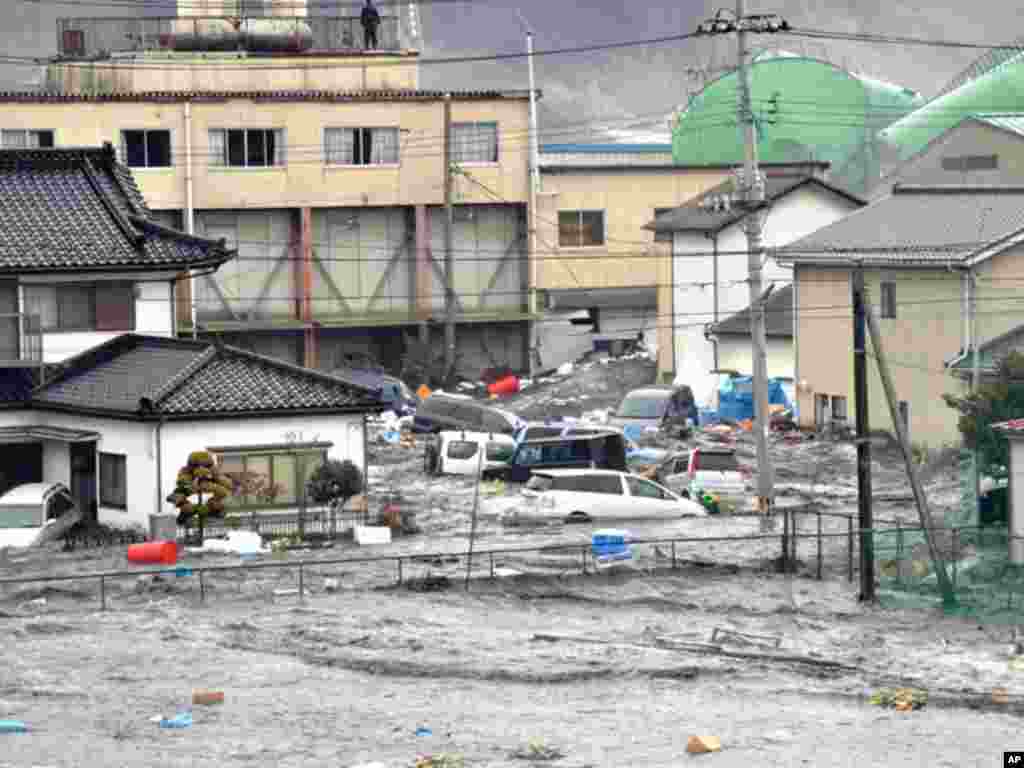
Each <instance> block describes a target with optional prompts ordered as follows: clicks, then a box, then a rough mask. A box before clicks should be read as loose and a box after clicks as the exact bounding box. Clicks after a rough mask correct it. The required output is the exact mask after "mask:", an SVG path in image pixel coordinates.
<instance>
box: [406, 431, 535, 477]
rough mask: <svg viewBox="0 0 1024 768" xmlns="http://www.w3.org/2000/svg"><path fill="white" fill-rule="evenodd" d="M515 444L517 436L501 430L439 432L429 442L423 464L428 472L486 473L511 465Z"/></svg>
mask: <svg viewBox="0 0 1024 768" xmlns="http://www.w3.org/2000/svg"><path fill="white" fill-rule="evenodd" d="M515 448H516V441H515V438H514V437H512V436H511V435H504V434H501V433H498V432H494V433H490V432H463V431H445V432H440V433H438V434H437V435H436V436H435V437H434V439H433V440H431V441H430V442H428V443H427V447H426V451H425V452H424V457H423V461H424V467H423V468H424V470H425V471H426V473H427V474H428V475H469V476H474V475H476V474H477V472H480V471H481V470H482V474H485V475H486V474H489V472H491V471H493V470H498V469H502V468H503V467H506V466H508V462H509V460H510V459H511V458H512V454H513V453H514V452H515ZM481 452H482V455H481ZM481 461H482V464H481Z"/></svg>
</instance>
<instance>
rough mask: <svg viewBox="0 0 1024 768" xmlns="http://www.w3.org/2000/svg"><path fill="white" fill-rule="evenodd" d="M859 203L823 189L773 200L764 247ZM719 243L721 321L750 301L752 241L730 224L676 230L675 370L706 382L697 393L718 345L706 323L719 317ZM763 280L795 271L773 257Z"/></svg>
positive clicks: (822, 223)
mask: <svg viewBox="0 0 1024 768" xmlns="http://www.w3.org/2000/svg"><path fill="white" fill-rule="evenodd" d="M857 207H858V206H857V205H856V204H855V203H853V202H852V201H851V200H849V199H847V198H845V197H841V196H839V195H836V194H834V193H832V192H829V191H827V190H824V189H821V188H820V187H814V186H804V187H801V188H800V189H798V190H796V191H795V192H792V193H790V194H788V195H786V196H785V197H784V198H782V199H781V200H778V201H776V202H775V203H773V204H772V207H771V209H770V210H769V211H768V215H767V218H766V220H765V224H764V232H763V242H764V247H765V248H780V247H782V246H785V245H788V244H789V243H792V242H794V241H795V240H798V239H799V238H801V237H804V236H805V235H807V234H810V233H811V232H814V231H816V230H818V229H820V228H821V227H824V226H826V225H828V224H831V223H832V222H834V221H837V220H839V219H841V218H843V217H844V216H846V215H847V214H848V213H850V212H852V211H854V210H856V209H857ZM716 242H717V251H718V254H719V255H718V270H717V272H718V275H717V277H718V282H719V288H718V317H717V319H718V320H724V319H725V318H727V317H729V316H730V315H733V314H735V313H737V312H739V311H741V310H743V309H745V308H746V307H748V306H749V305H750V288H749V284H748V283H747V282H746V280H747V275H748V269H747V256H746V248H747V240H746V235H745V234H744V232H743V230H742V228H741V227H740V226H739V225H738V224H731V225H729V226H727V227H725V228H724V229H723V230H722V231H721V232H719V233H718V235H717V238H712V239H709V238H707V237H705V236H704V235H703V234H701V233H690V232H677V233H676V234H675V238H674V242H673V254H674V255H673V262H674V274H675V278H674V280H673V282H674V283H675V288H674V290H675V298H674V306H675V308H676V309H675V316H674V318H673V324H674V328H675V331H674V339H675V361H676V363H675V368H676V374H677V376H681V377H683V378H684V379H685V380H687V381H688V382H698V381H702V382H705V384H702V385H700V386H696V387H695V389H694V392H695V394H698V390H701V391H703V390H704V389H706V388H707V387H709V386H710V379H709V377H708V376H707V372H708V371H709V370H711V369H712V368H713V367H714V346H713V345H712V344H711V343H710V342H709V341H708V340H707V339H705V338H704V326H705V325H706V324H708V323H712V322H715V321H716V317H715V294H714V290H713V288H712V285H713V283H714V281H715V268H714V257H713V256H712V255H710V254H711V252H713V251H714V250H715V245H716ZM762 280H763V283H764V285H765V287H767V285H768V283H770V282H779V283H786V282H789V281H791V280H792V272H791V270H790V269H788V268H783V267H780V266H779V265H778V264H776V263H775V261H774V260H768V261H767V262H766V264H765V265H764V269H763V272H762ZM847 303H849V300H848V299H847ZM719 365H721V361H719ZM747 365H748V366H749V363H748V364H747ZM791 365H792V364H791ZM691 386H694V384H691ZM700 396H701V395H700V394H698V397H700Z"/></svg>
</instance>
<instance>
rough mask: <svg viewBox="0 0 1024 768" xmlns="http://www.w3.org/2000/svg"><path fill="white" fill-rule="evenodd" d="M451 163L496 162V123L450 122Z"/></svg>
mask: <svg viewBox="0 0 1024 768" xmlns="http://www.w3.org/2000/svg"><path fill="white" fill-rule="evenodd" d="M451 142H452V162H453V163H496V162H498V124H497V123H452V135H451Z"/></svg>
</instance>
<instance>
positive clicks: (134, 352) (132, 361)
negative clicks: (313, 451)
mask: <svg viewBox="0 0 1024 768" xmlns="http://www.w3.org/2000/svg"><path fill="white" fill-rule="evenodd" d="M61 367H62V371H61V373H60V374H58V375H57V376H56V377H55V378H54V379H52V380H51V381H49V382H48V383H47V384H45V385H44V386H42V387H40V388H39V389H37V390H36V391H35V393H34V396H33V398H32V404H33V406H35V407H39V408H43V409H57V410H68V411H72V412H82V413H98V414H108V415H111V416H120V417H131V418H142V419H149V418H161V417H162V418H170V419H174V418H196V417H215V416H251V415H259V414H267V413H273V414H279V415H287V414H289V413H293V414H294V413H323V414H326V413H366V412H372V411H380V410H383V409H384V408H385V407H386V406H385V405H384V404H383V403H381V401H380V398H379V392H377V391H374V390H372V389H368V388H366V387H364V386H361V385H360V384H357V383H355V382H352V381H347V380H345V379H342V378H340V377H338V376H332V375H328V374H325V373H320V372H319V371H314V370H310V369H307V368H302V367H299V366H296V365H292V364H290V363H286V362H284V361H283V360H276V359H274V358H270V357H264V356H262V355H257V354H255V353H252V352H246V351H244V350H241V349H237V348H235V347H228V346H221V345H218V344H214V343H210V342H200V341H190V340H185V339H168V338H163V337H156V336H142V335H138V334H131V333H129V334H124V335H121V336H118V337H117V338H115V339H113V340H111V341H109V342H107V343H106V344H102V345H100V346H98V347H93V348H92V349H90V350H87V351H86V352H84V353H83V354H81V355H78V356H77V357H74V358H71V359H70V360H68V361H66V362H65V363H64V364H63V365H62V366H61Z"/></svg>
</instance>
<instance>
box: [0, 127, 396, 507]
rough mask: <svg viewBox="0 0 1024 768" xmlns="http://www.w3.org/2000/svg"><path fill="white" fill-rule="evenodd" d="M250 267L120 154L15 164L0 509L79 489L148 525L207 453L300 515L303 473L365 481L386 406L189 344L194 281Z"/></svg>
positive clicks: (37, 158) (0, 175)
mask: <svg viewBox="0 0 1024 768" xmlns="http://www.w3.org/2000/svg"><path fill="white" fill-rule="evenodd" d="M233 256H234V253H233V252H232V251H230V250H229V249H227V247H226V246H225V244H224V242H223V241H213V240H207V239H203V238H198V237H194V236H191V235H187V234H185V233H183V232H179V231H176V230H173V229H169V228H167V227H165V226H163V225H162V224H159V223H158V222H156V221H155V220H154V218H153V214H152V212H151V211H150V209H149V208H148V207H147V205H146V203H145V201H144V199H143V197H142V195H141V194H140V192H139V190H138V188H137V187H136V185H135V182H134V179H133V176H132V173H131V172H130V171H129V170H128V169H127V168H125V167H124V166H122V165H120V164H119V163H117V162H116V159H115V155H114V150H113V148H112V147H110V146H109V145H108V146H106V147H102V148H84V149H81V148H80V149H28V150H0V273H2V274H0V296H2V297H3V300H4V301H5V302H6V304H5V305H4V307H3V309H4V310H5V311H3V312H0V320H2V322H3V325H2V326H0V327H2V329H3V334H2V344H0V355H2V359H0V398H2V399H0V493H2V492H4V491H6V490H8V489H9V488H10V487H12V486H14V485H17V484H20V483H26V482H40V481H59V482H64V483H66V484H68V485H69V487H70V488H71V490H72V493H73V494H74V496H75V498H76V501H77V503H78V504H79V505H80V506H81V508H82V509H83V510H84V511H86V513H87V514H94V515H95V516H96V518H98V519H99V520H100V521H101V522H104V523H108V524H112V525H118V526H123V525H130V524H142V525H144V524H145V523H146V522H147V521H148V519H149V515H151V514H153V513H155V512H157V511H160V510H166V509H167V508H168V505H167V504H166V503H165V502H164V498H165V497H166V495H167V494H168V493H170V491H171V490H172V489H173V481H174V476H175V473H176V470H177V468H178V467H180V466H182V465H183V464H184V463H185V461H186V460H187V458H188V453H189V452H190V451H193V450H198V449H209V450H212V451H214V452H215V453H216V454H217V455H218V456H219V457H220V459H221V461H223V462H224V463H225V465H228V466H232V467H236V468H237V467H239V466H244V467H245V468H246V469H248V470H249V471H251V472H255V473H257V474H263V475H264V476H266V477H267V478H268V479H272V480H273V481H274V482H278V483H280V484H281V485H282V487H283V491H284V493H283V495H282V496H281V497H279V499H278V502H279V503H281V504H286V505H287V504H289V503H291V504H294V501H295V494H296V492H297V489H299V488H301V487H302V485H303V484H302V482H301V480H302V479H301V477H300V476H299V475H296V474H295V473H296V472H297V471H299V470H298V469H297V468H296V467H300V466H303V464H302V463H301V462H300V459H301V458H302V457H307V458H308V457H309V456H312V457H313V459H314V461H313V462H312V463H311V464H308V465H307V468H308V466H310V465H312V464H315V463H316V461H317V460H318V459H320V458H322V457H323V456H324V455H331V456H334V457H337V458H348V459H351V460H353V461H355V462H358V463H361V464H363V465H364V466H365V456H366V454H365V450H364V440H365V432H364V423H363V415H364V414H365V413H367V412H372V411H374V410H380V409H381V408H382V406H381V404H380V403H379V400H378V398H377V393H375V392H373V391H370V390H368V389H366V388H364V387H361V386H359V385H356V384H354V383H352V382H347V381H345V380H342V379H338V378H336V377H331V376H327V375H325V374H320V373H317V372H315V371H310V370H306V369H302V368H298V367H296V366H294V365H290V364H288V363H286V362H282V361H279V360H273V359H270V358H266V357H263V356H259V355H255V354H253V353H249V352H243V351H241V350H237V349H233V348H230V347H221V346H219V345H215V344H213V343H212V342H209V341H197V342H194V341H187V340H179V339H175V338H174V328H175V306H176V302H175V300H174V299H175V296H174V292H175V287H176V285H180V281H178V276H179V275H180V274H181V273H182V272H184V271H186V270H194V271H199V272H201V273H204V274H214V273H215V272H216V270H217V269H218V268H219V267H220V266H221V265H222V264H224V263H225V262H227V261H229V260H230V259H231V258H232V257H233ZM126 332H127V333H126ZM297 457H298V458H297ZM248 501H249V500H248V499H241V500H236V502H235V503H246V502H248Z"/></svg>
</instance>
